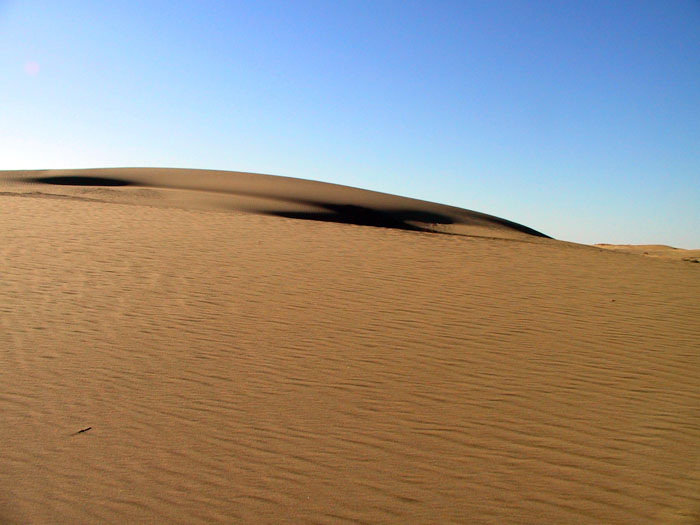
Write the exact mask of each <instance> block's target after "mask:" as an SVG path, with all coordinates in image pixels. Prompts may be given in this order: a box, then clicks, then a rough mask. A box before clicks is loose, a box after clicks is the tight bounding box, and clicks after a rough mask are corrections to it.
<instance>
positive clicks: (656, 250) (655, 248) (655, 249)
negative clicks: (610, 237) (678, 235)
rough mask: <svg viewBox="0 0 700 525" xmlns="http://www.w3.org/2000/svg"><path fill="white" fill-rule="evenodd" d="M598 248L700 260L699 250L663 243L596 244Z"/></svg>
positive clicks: (694, 260) (666, 257) (663, 257)
mask: <svg viewBox="0 0 700 525" xmlns="http://www.w3.org/2000/svg"><path fill="white" fill-rule="evenodd" d="M595 246H597V247H598V248H604V249H606V250H614V251H617V252H624V253H634V254H637V255H646V256H648V257H660V258H662V259H674V260H681V261H688V262H694V263H697V262H700V250H684V249H682V248H674V247H673V246H666V245H663V244H596V245H595Z"/></svg>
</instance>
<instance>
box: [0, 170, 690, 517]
mask: <svg viewBox="0 0 700 525" xmlns="http://www.w3.org/2000/svg"><path fill="white" fill-rule="evenodd" d="M0 224H2V228H0V236H1V238H0V265H1V266H0V270H1V271H2V279H1V280H0V352H1V354H0V355H1V356H2V361H1V364H2V366H0V411H1V413H2V421H1V423H2V424H0V443H1V444H2V446H1V447H0V522H8V523H97V522H112V523H127V522H130V523H139V522H141V523H144V522H148V523H154V522H172V523H207V522H225V523H492V524H503V523H561V524H565V523H567V524H568V523H629V524H644V523H649V524H652V523H653V524H656V523H698V522H700V521H699V520H700V321H699V320H700V300H699V298H700V264H690V263H689V261H684V260H682V259H681V260H675V259H673V258H671V259H666V258H658V257H657V258H652V257H641V256H638V255H630V254H628V253H619V252H617V251H614V250H609V249H602V248H600V247H592V246H584V245H577V244H573V243H567V242H563V241H558V240H554V239H550V238H548V237H546V236H545V235H542V234H541V233H538V232H536V231H534V230H531V229H529V228H527V227H525V226H521V225H518V224H515V223H512V222H510V221H508V220H504V219H499V218H496V217H492V216H489V215H485V214H481V213H476V212H471V211H467V210H461V209H459V208H453V207H449V206H442V205H439V204H435V203H428V202H424V201H417V200H413V199H407V198H403V197H397V196H392V195H385V194H380V193H375V192H369V191H366V190H359V189H354V188H347V187H343V186H335V185H330V184H323V183H319V182H311V181H302V180H296V179H289V178H283V177H272V176H265V175H255V174H246V173H234V172H214V171H198V170H170V169H138V168H132V169H107V170H70V171H66V170H64V171H57V170H54V171H46V170H45V171H34V172H30V171H26V172H0ZM545 233H546V232H545ZM647 251H649V250H647ZM81 431H82V432H81Z"/></svg>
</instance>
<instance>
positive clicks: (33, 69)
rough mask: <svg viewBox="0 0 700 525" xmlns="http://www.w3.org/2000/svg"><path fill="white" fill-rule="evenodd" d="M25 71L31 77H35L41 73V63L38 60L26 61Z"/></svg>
mask: <svg viewBox="0 0 700 525" xmlns="http://www.w3.org/2000/svg"><path fill="white" fill-rule="evenodd" d="M24 72H25V73H26V74H27V75H29V76H30V77H35V76H36V75H38V74H39V64H38V63H37V62H32V61H30V62H26V63H25V64H24Z"/></svg>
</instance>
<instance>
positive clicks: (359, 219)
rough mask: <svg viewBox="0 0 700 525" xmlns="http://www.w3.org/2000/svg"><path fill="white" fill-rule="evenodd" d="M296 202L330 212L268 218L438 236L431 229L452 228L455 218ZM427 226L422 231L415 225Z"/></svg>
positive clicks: (279, 213) (276, 213)
mask: <svg viewBox="0 0 700 525" xmlns="http://www.w3.org/2000/svg"><path fill="white" fill-rule="evenodd" d="M293 202H297V203H302V204H307V205H311V206H316V207H319V208H323V209H325V210H328V211H326V212H323V211H319V212H304V211H284V210H279V211H266V212H264V213H265V214H266V215H274V216H276V217H286V218H289V219H302V220H307V221H322V222H336V223H341V224H355V225H358V226H373V227H375V228H393V229H398V230H408V231H422V232H435V230H434V229H432V228H430V227H429V226H427V225H430V224H434V225H438V224H452V223H453V221H452V219H451V218H449V217H447V216H445V215H440V214H438V213H431V212H425V211H421V210H377V209H373V208H366V207H364V206H356V205H354V204H332V203H325V202H318V201H301V200H294V201H293ZM409 221H412V222H420V223H425V224H426V226H425V227H421V226H419V225H416V224H411V222H409Z"/></svg>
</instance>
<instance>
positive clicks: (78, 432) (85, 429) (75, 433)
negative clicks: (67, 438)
mask: <svg viewBox="0 0 700 525" xmlns="http://www.w3.org/2000/svg"><path fill="white" fill-rule="evenodd" d="M90 429H92V427H87V428H84V429H82V430H78V431H77V432H74V433H72V434H71V436H77V435H78V434H82V433H83V432H87V431H88V430H90Z"/></svg>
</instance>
